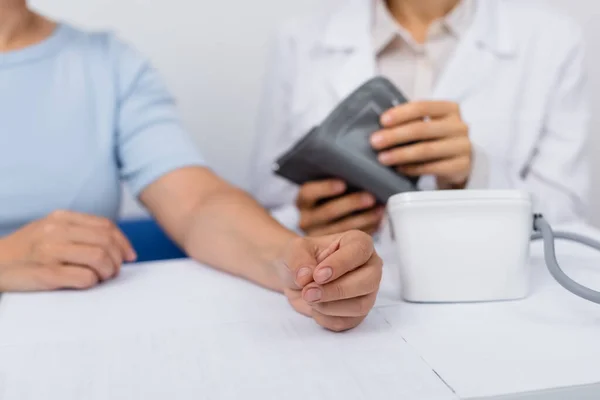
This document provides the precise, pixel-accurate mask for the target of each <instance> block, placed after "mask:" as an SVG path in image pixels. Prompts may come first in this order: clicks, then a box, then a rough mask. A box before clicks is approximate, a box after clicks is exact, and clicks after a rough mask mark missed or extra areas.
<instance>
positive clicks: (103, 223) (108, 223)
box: [98, 218, 117, 229]
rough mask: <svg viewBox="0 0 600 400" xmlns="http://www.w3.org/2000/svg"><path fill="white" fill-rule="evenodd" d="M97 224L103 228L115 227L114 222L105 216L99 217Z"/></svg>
mask: <svg viewBox="0 0 600 400" xmlns="http://www.w3.org/2000/svg"><path fill="white" fill-rule="evenodd" d="M98 225H99V226H100V227H102V228H104V229H117V227H116V226H115V224H114V223H113V222H112V221H111V220H109V219H107V218H100V219H99V220H98Z"/></svg>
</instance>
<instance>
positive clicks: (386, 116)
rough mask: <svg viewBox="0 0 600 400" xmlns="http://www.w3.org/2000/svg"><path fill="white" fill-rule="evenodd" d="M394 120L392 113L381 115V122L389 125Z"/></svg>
mask: <svg viewBox="0 0 600 400" xmlns="http://www.w3.org/2000/svg"><path fill="white" fill-rule="evenodd" d="M391 122H392V116H391V115H390V114H383V115H382V116H381V123H382V124H383V125H388V124H390V123H391Z"/></svg>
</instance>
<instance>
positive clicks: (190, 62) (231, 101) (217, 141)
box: [31, 0, 600, 225]
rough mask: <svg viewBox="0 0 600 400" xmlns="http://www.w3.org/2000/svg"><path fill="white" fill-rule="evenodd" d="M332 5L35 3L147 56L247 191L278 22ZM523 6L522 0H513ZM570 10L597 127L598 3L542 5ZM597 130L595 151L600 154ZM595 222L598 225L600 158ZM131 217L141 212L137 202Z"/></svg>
mask: <svg viewBox="0 0 600 400" xmlns="http://www.w3.org/2000/svg"><path fill="white" fill-rule="evenodd" d="M327 1H331V0H31V4H32V5H33V6H34V7H36V8H38V9H39V10H40V11H43V12H44V13H46V14H48V15H51V16H53V17H56V18H59V19H62V20H67V21H70V22H74V23H77V24H80V25H82V26H84V27H88V28H110V29H114V30H116V31H117V32H118V33H119V34H120V35H121V36H122V37H123V38H124V39H126V40H128V41H130V42H131V43H133V44H134V45H135V46H137V47H138V48H139V49H140V50H141V51H142V52H144V53H145V54H146V55H148V56H149V57H150V58H151V59H152V60H153V61H154V63H155V65H156V66H157V67H158V68H159V69H160V70H161V71H162V73H163V75H164V76H165V78H166V81H167V83H168V85H169V86H170V88H171V89H172V90H173V91H174V93H175V94H176V96H177V98H178V99H179V102H180V108H181V113H182V117H183V119H184V121H185V123H186V124H187V126H188V127H189V129H190V130H191V132H192V133H193V134H194V136H195V138H196V139H197V143H198V145H199V146H201V148H202V149H203V153H204V154H205V156H206V157H207V158H208V160H209V161H210V162H211V163H212V165H214V167H215V169H216V170H217V172H219V173H220V174H221V175H223V176H224V177H225V178H227V179H228V180H230V181H231V182H233V183H235V184H237V185H240V186H242V187H245V184H244V177H245V175H244V173H245V165H246V164H247V161H248V156H249V153H248V150H249V149H250V144H251V142H252V140H253V136H252V135H253V134H254V129H253V128H254V125H253V124H254V114H255V111H256V106H257V98H258V94H259V91H260V79H261V77H262V73H263V68H264V60H265V55H266V50H267V49H266V44H267V42H268V37H269V35H270V33H271V31H272V29H273V28H274V26H275V24H276V23H277V21H278V20H280V19H282V18H286V17H288V16H292V15H297V14H299V13H306V12H310V11H312V10H314V9H316V8H317V7H319V6H322V4H323V3H325V2H327ZM482 1H485V0H482ZM515 1H519V0H515ZM543 1H546V2H549V3H552V4H554V5H556V6H559V7H562V8H564V9H565V12H567V13H569V14H572V15H573V16H574V17H575V18H577V19H578V20H579V21H580V22H581V23H582V24H583V25H584V26H585V29H586V32H587V37H588V40H589V44H590V46H589V48H590V50H589V62H590V71H591V72H592V74H591V82H590V84H591V86H592V88H593V91H594V101H595V110H596V112H595V117H594V126H596V125H598V124H600V1H598V0H543ZM597 132H598V130H597V129H593V133H594V135H593V136H594V137H593V139H592V146H593V149H594V152H595V154H600V137H598V135H597V134H596V133H597ZM594 162H595V165H594V171H595V176H594V182H595V188H594V204H595V206H594V209H595V215H594V222H596V223H597V224H599V225H600V157H596V158H595V160H594ZM125 212H126V213H129V214H131V213H137V212H138V211H137V209H136V208H135V207H134V206H133V205H132V203H131V202H129V203H127V205H126V209H125Z"/></svg>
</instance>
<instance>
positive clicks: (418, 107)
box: [413, 102, 428, 115]
mask: <svg viewBox="0 0 600 400" xmlns="http://www.w3.org/2000/svg"><path fill="white" fill-rule="evenodd" d="M413 107H414V112H415V113H416V114H418V115H426V114H427V112H428V107H427V104H426V103H425V102H418V103H414V105H413Z"/></svg>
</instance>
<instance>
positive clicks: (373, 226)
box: [310, 207, 385, 236]
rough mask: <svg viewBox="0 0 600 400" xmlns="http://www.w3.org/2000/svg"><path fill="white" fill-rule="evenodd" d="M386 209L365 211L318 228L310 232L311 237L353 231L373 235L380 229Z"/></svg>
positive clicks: (379, 208)
mask: <svg viewBox="0 0 600 400" xmlns="http://www.w3.org/2000/svg"><path fill="white" fill-rule="evenodd" d="M384 214H385V209H384V208H383V207H378V208H376V209H374V210H369V211H365V212H363V213H360V214H358V215H352V216H348V217H346V218H344V219H342V220H340V221H337V222H334V223H330V224H326V225H323V226H318V227H316V228H314V229H313V230H311V231H310V235H311V236H324V235H331V234H335V233H341V232H346V231H351V230H354V229H357V230H360V231H363V232H365V233H368V234H369V235H372V234H373V233H375V232H376V231H377V229H379V226H380V225H381V221H382V220H383V216H384Z"/></svg>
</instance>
